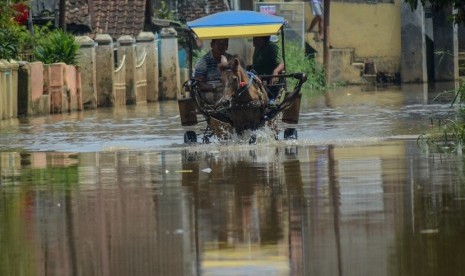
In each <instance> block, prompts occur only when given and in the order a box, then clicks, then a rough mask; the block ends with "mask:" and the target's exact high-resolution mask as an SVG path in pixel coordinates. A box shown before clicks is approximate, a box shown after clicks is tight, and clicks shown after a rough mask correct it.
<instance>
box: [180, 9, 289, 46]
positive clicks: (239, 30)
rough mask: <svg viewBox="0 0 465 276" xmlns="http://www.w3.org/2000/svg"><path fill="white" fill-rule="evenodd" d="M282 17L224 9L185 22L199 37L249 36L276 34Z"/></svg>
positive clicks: (282, 23) (284, 21)
mask: <svg viewBox="0 0 465 276" xmlns="http://www.w3.org/2000/svg"><path fill="white" fill-rule="evenodd" d="M284 24H286V20H285V19H284V18H283V17H279V16H274V15H269V14H265V13H260V12H255V11H225V12H218V13H215V14H211V15H207V16H205V17H202V18H199V19H196V20H194V21H189V22H187V27H188V28H189V29H190V30H191V31H192V32H193V33H194V34H195V35H196V36H197V37H198V38H199V39H213V38H231V37H251V36H265V35H273V34H277V33H278V31H279V30H280V29H281V27H282V26H283V25H284Z"/></svg>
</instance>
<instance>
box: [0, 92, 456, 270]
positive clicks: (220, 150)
mask: <svg viewBox="0 0 465 276" xmlns="http://www.w3.org/2000/svg"><path fill="white" fill-rule="evenodd" d="M404 89H411V90H408V91H403V90H404ZM431 89H432V88H431V87H426V86H425V87H424V86H421V87H418V86H415V88H411V87H410V88H408V87H407V86H403V88H402V89H396V88H385V89H381V88H378V89H376V90H364V89H360V87H358V88H354V87H346V88H343V89H342V88H341V89H336V90H334V91H331V92H329V93H328V94H326V95H322V96H318V97H316V98H307V99H306V98H304V99H303V101H302V110H301V111H302V113H301V118H300V122H301V123H299V125H297V126H295V127H296V128H297V129H298V131H299V140H297V141H268V140H266V141H261V142H260V143H258V144H257V145H248V144H247V143H224V144H217V143H213V144H209V145H197V146H189V147H188V146H185V145H182V135H183V132H184V131H185V129H183V128H181V127H180V123H179V117H178V110H177V104H176V103H175V102H168V103H156V104H147V105H142V106H137V107H124V108H117V109H101V110H94V111H86V112H83V113H76V114H74V113H73V114H62V115H53V116H49V117H33V118H24V119H19V120H7V121H2V122H0V248H1V250H0V275H460V273H461V272H462V271H465V264H464V263H463V262H462V257H461V256H462V254H461V252H462V249H463V248H464V246H465V240H464V239H465V237H464V236H463V232H464V230H465V223H464V221H465V215H464V214H465V205H464V202H465V194H464V193H465V189H464V187H463V185H464V184H463V183H464V181H463V176H464V174H463V162H462V160H461V159H460V158H459V157H456V156H447V155H437V154H432V153H427V152H420V149H419V148H418V147H417V145H416V137H417V136H418V134H419V133H421V132H422V131H424V128H425V127H428V122H429V116H430V115H431V114H432V113H434V114H435V115H438V116H447V115H448V114H450V112H454V111H453V110H451V109H450V107H449V105H448V102H447V101H446V100H444V101H443V102H441V101H439V102H433V101H432V99H433V98H434V97H435V96H433V95H437V92H440V91H443V90H444V88H437V89H438V91H436V92H435V91H431ZM428 90H430V91H428ZM407 92H408V93H407Z"/></svg>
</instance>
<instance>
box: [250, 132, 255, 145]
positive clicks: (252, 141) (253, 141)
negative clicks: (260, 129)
mask: <svg viewBox="0 0 465 276" xmlns="http://www.w3.org/2000/svg"><path fill="white" fill-rule="evenodd" d="M255 143H257V136H256V135H255V134H253V135H252V136H250V139H249V145H252V144H255Z"/></svg>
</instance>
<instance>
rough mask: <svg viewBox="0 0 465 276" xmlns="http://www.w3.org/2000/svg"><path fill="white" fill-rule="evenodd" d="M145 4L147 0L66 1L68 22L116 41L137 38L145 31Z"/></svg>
mask: <svg viewBox="0 0 465 276" xmlns="http://www.w3.org/2000/svg"><path fill="white" fill-rule="evenodd" d="M145 3H146V1H145V0H77V1H66V8H67V14H66V16H67V20H66V22H67V24H75V25H83V26H89V27H90V28H89V29H90V30H91V32H92V33H101V34H109V35H110V36H112V37H113V38H114V39H118V38H119V37H120V36H122V35H131V36H137V35H138V34H139V33H140V32H141V31H142V30H143V29H144V20H145ZM92 14H93V16H92ZM92 21H93V22H92Z"/></svg>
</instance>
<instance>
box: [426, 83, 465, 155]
mask: <svg viewBox="0 0 465 276" xmlns="http://www.w3.org/2000/svg"><path fill="white" fill-rule="evenodd" d="M449 93H454V98H453V100H452V102H451V104H450V106H451V107H453V108H455V109H456V111H457V112H455V113H454V116H453V117H448V118H439V119H437V118H435V117H434V114H432V115H431V117H430V123H431V129H430V130H429V131H427V132H425V133H422V134H420V135H419V137H418V138H417V144H418V146H419V147H420V148H423V149H428V150H431V151H433V152H440V153H456V154H458V155H462V151H463V149H462V147H463V144H464V142H465V121H464V119H465V105H464V104H465V78H461V79H460V81H459V85H458V88H457V89H455V90H451V91H445V92H443V93H441V94H439V95H438V96H436V98H434V99H433V102H434V101H435V100H436V99H437V98H439V97H441V96H443V95H444V94H449Z"/></svg>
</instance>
